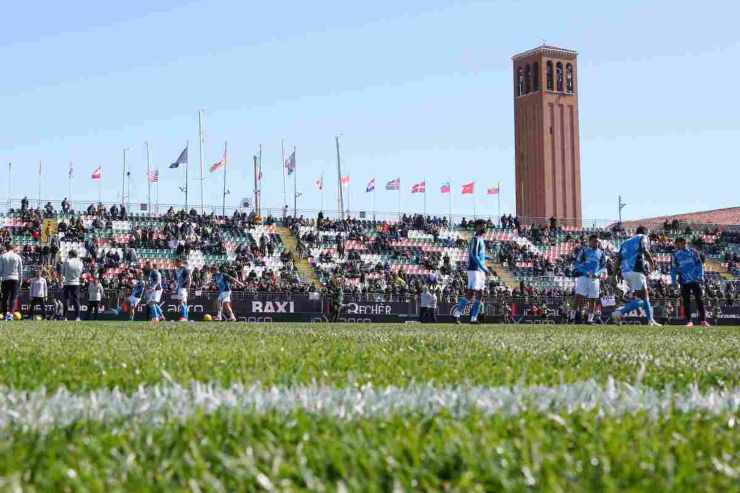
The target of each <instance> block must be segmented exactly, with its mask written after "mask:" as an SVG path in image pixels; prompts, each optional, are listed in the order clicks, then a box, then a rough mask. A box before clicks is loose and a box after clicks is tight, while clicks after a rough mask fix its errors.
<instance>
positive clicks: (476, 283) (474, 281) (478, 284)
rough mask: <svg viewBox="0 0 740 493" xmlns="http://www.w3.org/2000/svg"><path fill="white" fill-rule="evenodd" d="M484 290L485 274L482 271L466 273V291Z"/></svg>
mask: <svg viewBox="0 0 740 493" xmlns="http://www.w3.org/2000/svg"><path fill="white" fill-rule="evenodd" d="M485 288H486V273H485V272H483V271H482V270H469V271H468V289H472V290H474V291H483V290H484V289H485Z"/></svg>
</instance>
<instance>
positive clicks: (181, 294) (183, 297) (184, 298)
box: [175, 288, 188, 303]
mask: <svg viewBox="0 0 740 493" xmlns="http://www.w3.org/2000/svg"><path fill="white" fill-rule="evenodd" d="M175 297H176V298H177V299H178V300H180V302H181V303H187V302H188V288H179V289H178V290H177V293H176V294H175Z"/></svg>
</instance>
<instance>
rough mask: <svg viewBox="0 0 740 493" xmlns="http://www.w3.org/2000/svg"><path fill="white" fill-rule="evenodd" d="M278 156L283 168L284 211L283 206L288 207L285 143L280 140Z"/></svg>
mask: <svg viewBox="0 0 740 493" xmlns="http://www.w3.org/2000/svg"><path fill="white" fill-rule="evenodd" d="M280 155H281V156H282V161H280V162H281V163H282V168H283V210H285V206H286V205H288V190H287V187H286V183H285V182H286V179H285V141H284V140H283V139H280ZM322 189H323V185H322ZM322 191H323V190H322Z"/></svg>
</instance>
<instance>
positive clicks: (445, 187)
mask: <svg viewBox="0 0 740 493" xmlns="http://www.w3.org/2000/svg"><path fill="white" fill-rule="evenodd" d="M439 191H440V192H442V193H450V182H449V181H448V182H447V183H443V184H442V186H441V187H439Z"/></svg>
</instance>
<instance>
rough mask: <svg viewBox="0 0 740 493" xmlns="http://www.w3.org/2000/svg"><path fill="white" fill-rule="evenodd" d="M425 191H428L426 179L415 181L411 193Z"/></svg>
mask: <svg viewBox="0 0 740 493" xmlns="http://www.w3.org/2000/svg"><path fill="white" fill-rule="evenodd" d="M424 192H426V182H424V181H422V182H419V183H415V184H414V185H413V186H412V187H411V193H424Z"/></svg>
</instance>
